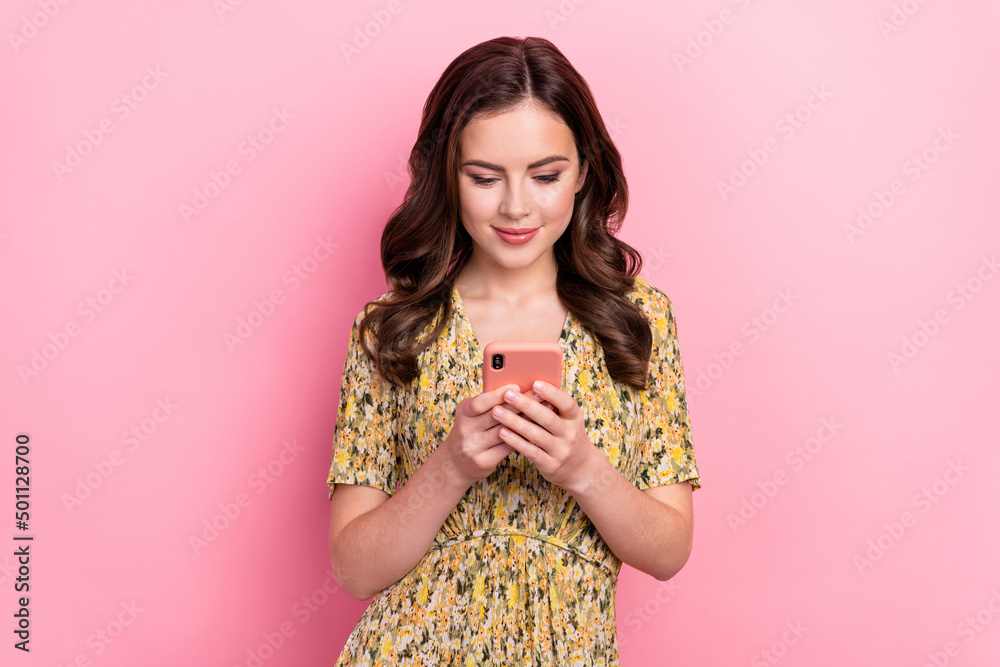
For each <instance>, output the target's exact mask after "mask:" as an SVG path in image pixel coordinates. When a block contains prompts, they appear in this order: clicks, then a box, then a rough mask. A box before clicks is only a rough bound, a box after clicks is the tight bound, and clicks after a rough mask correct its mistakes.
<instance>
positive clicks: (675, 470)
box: [636, 286, 701, 489]
mask: <svg viewBox="0 0 1000 667" xmlns="http://www.w3.org/2000/svg"><path fill="white" fill-rule="evenodd" d="M647 290H648V291H647V294H645V295H644V296H643V298H644V299H645V300H646V302H647V305H646V307H645V308H644V310H645V312H646V315H647V317H648V318H649V320H650V324H651V328H652V334H653V348H652V351H651V353H650V357H649V367H648V368H649V371H648V377H647V382H648V384H647V387H646V390H645V391H643V392H641V395H642V419H641V426H640V437H641V445H640V452H639V457H638V459H639V466H638V473H637V475H636V486H637V487H638V488H639V489H645V488H649V487H652V486H662V485H664V484H673V483H676V482H684V481H687V482H690V483H691V486H692V488H694V489H697V488H700V486H701V480H700V478H699V475H698V463H697V461H696V459H695V453H694V443H693V442H692V439H691V421H690V417H689V415H688V406H687V390H686V388H685V385H684V369H683V365H682V364H681V352H680V346H679V344H678V341H677V323H676V322H675V320H674V313H673V308H672V306H671V304H670V299H668V298H667V296H666V295H665V294H663V292H661V291H659V290H658V289H657V288H655V287H652V286H649V288H647Z"/></svg>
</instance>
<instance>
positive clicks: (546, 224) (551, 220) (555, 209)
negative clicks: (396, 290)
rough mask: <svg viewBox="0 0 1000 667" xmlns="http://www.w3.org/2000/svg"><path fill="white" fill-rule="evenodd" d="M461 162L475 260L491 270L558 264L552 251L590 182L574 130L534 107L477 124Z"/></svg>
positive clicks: (463, 207)
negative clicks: (577, 198)
mask: <svg viewBox="0 0 1000 667" xmlns="http://www.w3.org/2000/svg"><path fill="white" fill-rule="evenodd" d="M458 157H459V160H458V165H459V167H458V198H459V216H460V218H461V221H462V226H463V227H465V230H466V231H467V232H468V233H469V236H471V237H472V241H473V252H472V258H471V261H473V262H480V263H482V262H485V263H487V264H493V266H492V267H485V268H487V269H490V268H492V269H498V268H501V267H502V268H506V269H518V268H525V267H528V266H531V265H532V264H534V263H535V262H536V261H537V260H538V259H539V258H540V257H544V258H545V260H546V261H552V263H553V264H554V263H555V261H554V255H553V251H552V245H553V244H554V243H555V242H556V239H558V238H559V237H560V236H561V235H562V233H563V232H564V231H565V230H566V227H567V226H569V222H570V219H571V218H572V216H573V204H574V195H575V194H576V193H577V192H578V191H579V190H580V189H581V188H582V187H583V183H584V179H585V177H586V175H587V166H586V165H583V168H582V169H581V165H580V161H579V155H578V153H577V150H576V142H575V141H574V140H573V133H572V132H571V131H570V129H569V127H568V126H567V125H566V124H565V123H564V122H562V121H561V120H560V119H558V118H557V117H554V116H552V115H551V114H549V113H548V112H547V111H545V110H544V109H543V108H542V107H540V106H538V105H537V104H536V103H531V104H530V105H529V106H525V107H521V108H518V109H516V110H513V111H508V112H505V113H502V114H500V115H497V116H492V117H490V118H482V119H479V120H473V121H472V122H470V123H469V124H468V125H466V126H465V128H464V129H463V130H462V133H461V135H460V137H459V155H458ZM505 229H507V230H515V231H516V232H521V231H523V232H529V233H528V234H516V233H515V234H504V233H502V232H503V230H505Z"/></svg>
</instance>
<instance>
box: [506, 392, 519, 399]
mask: <svg viewBox="0 0 1000 667" xmlns="http://www.w3.org/2000/svg"><path fill="white" fill-rule="evenodd" d="M503 397H504V398H506V399H507V400H508V401H516V400H517V394H515V393H514V392H512V391H508V392H507V393H506V394H504V395H503Z"/></svg>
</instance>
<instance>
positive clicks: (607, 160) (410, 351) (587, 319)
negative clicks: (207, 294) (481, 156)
mask: <svg viewBox="0 0 1000 667" xmlns="http://www.w3.org/2000/svg"><path fill="white" fill-rule="evenodd" d="M528 101H534V102H536V103H539V104H540V105H541V106H542V107H544V108H546V109H548V110H549V111H551V112H554V113H556V114H557V115H558V116H559V117H560V118H562V120H563V122H565V123H566V125H567V126H568V127H569V129H570V130H571V131H572V133H573V137H574V139H575V142H576V147H577V151H578V152H579V155H580V162H581V164H583V163H584V162H586V164H587V165H588V171H587V175H586V178H585V181H584V185H583V187H582V188H581V190H580V191H579V192H578V193H576V200H575V202H574V207H573V215H572V218H571V220H570V224H569V226H568V227H567V229H566V231H565V232H564V233H563V234H562V235H561V236H560V237H559V239H558V240H557V241H556V242H555V244H554V246H553V251H554V253H555V258H556V261H557V265H558V273H557V278H556V289H557V292H558V295H559V299H560V300H561V301H562V303H563V304H564V305H565V306H566V308H567V309H569V310H570V311H571V312H572V313H573V315H574V316H575V317H576V319H577V320H578V321H579V322H580V323H581V324H583V326H584V327H586V328H587V329H588V330H589V331H590V332H591V333H592V335H593V336H594V337H595V338H596V340H597V341H598V342H599V343H600V345H601V347H602V349H603V351H604V359H605V363H606V364H607V370H608V373H609V374H610V375H611V377H612V378H613V379H615V380H616V381H618V382H622V383H626V384H629V385H631V386H633V387H636V388H638V389H644V388H645V387H646V378H647V364H648V362H649V357H650V354H651V348H652V334H651V332H650V325H649V321H648V320H647V319H646V316H645V315H644V314H643V312H642V310H641V309H640V308H639V307H638V306H637V305H636V304H635V303H633V302H632V301H630V300H629V299H628V298H627V297H626V296H625V294H626V293H627V292H628V291H630V290H632V289H633V287H634V282H635V277H636V276H637V275H638V274H639V271H640V270H641V268H642V256H641V255H640V254H639V252H638V251H637V250H636V249H635V248H633V247H631V246H630V245H628V244H627V243H625V242H623V241H620V240H618V239H617V238H615V237H614V234H616V233H617V232H618V230H619V228H620V227H621V224H622V221H623V219H624V217H625V212H626V210H627V208H628V187H627V185H626V183H625V172H624V170H623V169H622V161H621V155H620V154H619V153H618V149H617V148H615V145H614V143H613V142H612V140H611V137H610V136H609V135H608V131H607V128H606V127H605V124H604V120H603V119H602V118H601V114H600V113H599V112H598V110H597V105H596V104H595V102H594V98H593V95H592V94H591V91H590V87H589V86H588V85H587V82H586V81H585V80H584V79H583V77H582V76H580V74H579V73H578V72H577V71H576V69H574V68H573V66H572V65H571V64H570V62H569V61H568V60H567V59H566V57H565V56H564V55H563V54H562V52H560V51H559V49H557V48H556V46H555V45H554V44H552V42H550V41H548V40H546V39H543V38H540V37H525V38H514V37H498V38H496V39H491V40H489V41H486V42H483V43H481V44H477V45H476V46H473V47H471V48H470V49H468V50H466V51H465V52H464V53H462V54H461V55H459V56H458V57H457V58H455V60H454V61H452V63H451V64H450V65H449V66H448V67H447V69H445V71H444V73H443V74H442V75H441V77H440V79H438V81H437V83H436V84H435V86H434V89H433V90H432V91H431V93H430V95H429V96H428V97H427V101H426V102H425V104H424V108H423V116H422V118H421V122H420V129H419V131H418V136H417V141H416V143H415V144H414V146H413V150H412V151H411V152H410V158H409V171H410V176H411V182H410V186H409V187H408V188H407V190H406V193H405V194H404V196H403V202H402V203H401V204H400V205H399V206H398V207H397V208H396V210H395V211H393V213H392V215H391V216H390V217H389V219H388V221H387V222H386V225H385V229H384V230H383V232H382V243H381V257H382V267H383V269H384V270H385V274H386V279H387V282H388V284H389V285H390V286H391V290H390V291H389V292H388V293H387V294H385V295H383V296H382V297H380V298H379V299H377V300H375V301H369V302H368V303H367V304H366V306H365V315H364V316H363V319H362V320H361V323H360V329H359V330H360V338H361V344H362V348H363V349H364V351H365V354H366V355H367V356H368V357H369V358H370V359H372V360H373V362H374V364H375V367H376V369H377V371H378V373H379V374H380V375H381V376H382V377H383V378H384V379H385V380H387V381H389V382H390V383H392V384H393V385H396V386H399V387H403V386H406V385H408V384H410V383H411V382H413V381H414V380H415V379H416V378H417V376H418V374H419V369H418V366H417V356H418V355H419V354H420V352H421V351H423V350H424V349H426V348H427V347H428V346H429V345H430V344H431V343H432V342H433V341H434V340H435V339H436V338H437V337H438V336H439V335H440V334H441V332H442V331H443V330H444V327H445V325H446V324H447V321H448V319H449V317H450V315H451V309H452V304H451V300H450V294H451V287H452V284H453V281H454V279H455V277H457V276H458V275H459V274H460V273H461V271H462V269H463V268H464V267H465V265H466V263H467V262H468V261H469V258H470V256H471V253H472V248H473V244H472V238H471V237H470V236H469V234H468V232H467V231H465V228H464V227H463V226H462V224H461V221H460V220H459V197H458V171H459V167H458V148H459V137H460V135H461V132H462V129H463V128H464V127H465V126H466V125H468V124H469V122H470V121H471V120H473V119H479V118H482V117H488V116H491V115H495V114H499V113H503V112H505V111H508V110H511V109H513V108H515V107H518V106H520V105H522V104H524V103H525V102H528ZM442 308H443V311H442ZM438 314H440V315H441V317H440V319H439V321H438V323H437V325H436V326H435V328H434V329H433V330H432V331H431V332H430V334H429V335H428V336H426V337H424V339H423V340H418V338H419V335H420V333H421V331H422V330H424V329H425V328H426V327H427V326H428V324H429V323H430V322H431V321H432V320H433V319H434V318H435V316H437V315H438ZM369 327H374V329H375V333H374V335H373V336H372V338H373V342H374V350H372V349H369V347H368V344H367V342H366V335H367V334H366V331H367V330H368V329H369Z"/></svg>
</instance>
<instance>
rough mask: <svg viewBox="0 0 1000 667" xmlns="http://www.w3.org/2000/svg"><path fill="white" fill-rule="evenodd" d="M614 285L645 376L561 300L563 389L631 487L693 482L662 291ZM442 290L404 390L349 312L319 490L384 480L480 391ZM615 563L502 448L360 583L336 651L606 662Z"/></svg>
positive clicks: (348, 658)
mask: <svg viewBox="0 0 1000 667" xmlns="http://www.w3.org/2000/svg"><path fill="white" fill-rule="evenodd" d="M387 295H388V293H387V294H385V295H383V296H382V297H379V299H380V300H381V299H384V298H385V297H386V296H387ZM627 296H628V298H630V299H631V300H632V301H633V302H634V303H636V304H638V305H639V306H640V307H641V308H642V310H643V312H644V313H645V314H646V316H647V318H648V320H649V322H650V327H651V330H652V334H653V349H652V355H651V358H650V363H649V385H648V388H647V389H646V390H642V391H639V390H637V389H634V388H632V387H630V386H628V385H624V384H620V383H617V382H614V381H613V380H612V379H611V376H610V375H608V372H607V369H606V367H605V364H604V355H603V350H602V349H601V347H600V345H599V344H598V343H597V341H596V339H594V338H593V337H592V336H591V335H590V333H589V332H588V330H586V329H584V328H583V326H582V325H581V324H580V323H579V322H578V321H577V320H576V318H575V317H574V316H573V314H572V313H570V314H569V315H568V316H567V318H566V323H565V325H564V327H563V331H562V335H561V337H560V344H561V345H562V348H563V353H564V362H563V380H562V389H563V391H565V392H567V393H569V394H570V395H571V396H573V397H575V398H576V399H577V402H578V403H580V406H581V408H582V410H583V414H584V418H585V426H586V429H587V434H588V435H589V436H590V439H591V441H592V442H593V443H594V445H595V446H596V447H598V448H599V449H600V450H601V451H602V452H603V453H604V454H605V455H606V456H607V457H608V459H609V460H610V461H611V463H612V464H613V465H614V466H615V467H616V468H617V469H618V470H619V471H620V472H621V473H622V474H623V475H624V476H625V477H626V478H627V479H629V480H630V481H632V483H633V484H634V485H635V486H636V487H637V488H639V489H645V488H648V487H652V486H659V485H663V484H672V483H675V482H682V481H687V482H690V483H691V484H692V486H693V487H694V488H698V487H699V486H700V480H699V477H698V469H697V463H696V461H695V454H694V446H693V444H692V440H691V428H690V424H689V418H688V410H687V399H686V392H685V387H684V375H683V370H682V366H681V357H680V351H679V348H678V344H677V329H676V324H675V321H674V316H673V312H672V310H671V305H670V300H669V299H668V298H667V296H666V295H665V294H664V293H663V292H662V291H660V290H659V289H658V288H656V287H654V286H653V285H651V284H650V283H649V282H647V281H646V280H645V279H643V278H642V277H637V278H636V280H635V288H634V289H633V291H631V292H629V293H628V295H627ZM451 303H452V313H451V318H450V321H449V322H448V325H447V327H446V328H445V329H444V331H443V332H442V334H441V335H440V336H439V338H438V339H437V341H436V342H435V343H433V344H431V346H429V347H428V348H427V349H425V350H424V351H423V352H422V353H421V354H420V356H419V357H418V364H419V368H420V376H419V377H418V378H416V379H415V380H414V382H413V383H412V385H411V386H410V387H409V388H407V389H405V390H400V389H398V388H395V387H393V386H392V385H391V384H389V383H388V382H386V381H384V380H383V379H382V378H381V377H380V376H378V374H377V373H376V372H375V371H374V366H373V364H372V363H371V361H370V360H369V359H368V358H367V357H366V356H365V354H364V351H363V350H362V349H361V347H360V341H359V338H358V323H359V322H360V320H361V316H362V314H363V313H358V315H357V317H356V318H355V320H354V325H353V327H352V330H351V340H350V345H349V348H348V352H347V357H346V359H345V362H344V373H343V379H342V385H341V393H340V406H339V412H338V416H337V423H336V432H335V435H334V442H333V456H332V463H331V466H330V472H329V476H328V479H327V484H328V485H329V487H330V498H331V499H332V497H333V488H334V486H333V485H334V484H335V483H341V484H363V485H367V486H373V487H376V488H379V489H381V490H383V491H385V492H386V493H388V494H389V495H390V496H391V495H393V494H394V493H395V492H396V489H397V485H403V484H405V483H406V480H407V479H408V478H409V476H410V474H411V473H412V472H413V471H414V470H416V469H417V468H418V467H419V466H420V465H421V463H422V462H423V461H425V460H426V459H427V457H428V456H429V455H430V453H431V452H432V451H433V449H434V448H435V447H436V446H437V444H438V443H440V442H441V441H443V440H444V438H445V437H446V436H447V435H448V432H449V431H450V429H451V426H452V423H453V420H454V415H455V406H456V405H457V403H458V402H459V401H461V400H462V399H464V398H466V397H470V396H475V395H476V394H479V393H481V392H482V351H481V350H480V348H479V343H478V342H477V341H476V339H475V336H474V335H473V332H472V326H471V324H469V320H468V317H467V315H466V313H465V309H464V307H463V305H462V301H461V298H460V297H459V295H458V291H457V290H456V289H455V288H454V286H452V288H451ZM438 317H440V311H439V315H438ZM435 324H436V320H435V321H432V322H430V323H429V324H428V325H427V327H426V328H425V329H424V331H425V333H426V332H429V331H431V330H432V329H433V327H434V325H435ZM620 569H621V561H620V560H619V559H618V558H617V557H616V556H615V554H614V553H612V552H611V550H610V549H609V548H608V546H607V544H605V542H604V540H603V539H602V538H601V535H600V534H599V533H598V532H597V529H596V528H595V527H594V525H593V524H592V523H591V522H590V520H589V519H588V518H587V515H586V514H584V513H583V511H582V510H581V509H580V507H579V505H577V504H576V501H574V500H573V498H572V496H571V495H570V494H569V493H568V492H566V491H565V490H563V489H562V488H560V487H557V486H555V485H553V484H551V483H550V482H549V481H548V480H546V479H545V478H543V477H542V476H541V475H540V474H539V473H538V472H537V470H536V469H535V468H534V465H533V464H532V463H531V462H530V461H529V460H527V459H526V458H524V456H523V455H521V454H520V453H519V452H517V451H514V452H511V453H510V454H509V455H508V456H507V457H506V458H505V459H503V460H502V461H501V462H500V463H499V464H498V466H497V468H496V469H495V470H494V471H493V473H492V474H491V475H490V476H489V477H487V478H486V479H484V480H480V481H478V482H476V483H475V484H473V485H472V486H471V487H470V488H469V490H468V491H467V492H466V494H465V496H464V497H463V498H462V500H461V501H459V503H458V506H457V507H455V509H454V510H453V511H452V513H451V514H450V515H449V516H448V518H447V519H446V520H445V523H444V525H443V526H442V527H441V530H440V531H439V532H438V534H437V536H436V538H435V540H434V543H433V545H432V546H431V548H430V550H429V551H428V552H427V554H426V555H425V556H424V557H423V558H422V559H421V560H420V562H419V563H417V564H416V566H415V567H414V568H413V569H412V570H411V571H410V572H409V573H408V574H406V575H405V576H404V577H403V578H402V579H400V580H399V581H397V582H396V583H394V584H392V585H390V586H389V587H388V588H385V589H384V590H382V591H381V592H380V593H378V594H377V595H376V596H375V597H374V598H373V600H372V602H371V603H370V604H369V606H368V608H367V610H366V611H365V613H364V615H363V616H362V617H361V620H360V621H359V623H358V625H357V627H355V629H354V631H353V632H352V633H351V634H350V636H349V637H348V639H347V643H346V644H345V646H344V649H343V652H342V653H341V655H340V658H339V660H338V661H337V663H336V665H337V667H346V666H347V665H371V666H378V665H385V666H388V665H425V666H427V665H459V666H472V665H503V666H512V665H536V666H541V665H559V666H566V665H588V666H589V665H602V666H605V667H611V666H612V665H618V648H617V637H616V628H615V592H616V587H617V583H618V572H619V570H620Z"/></svg>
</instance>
